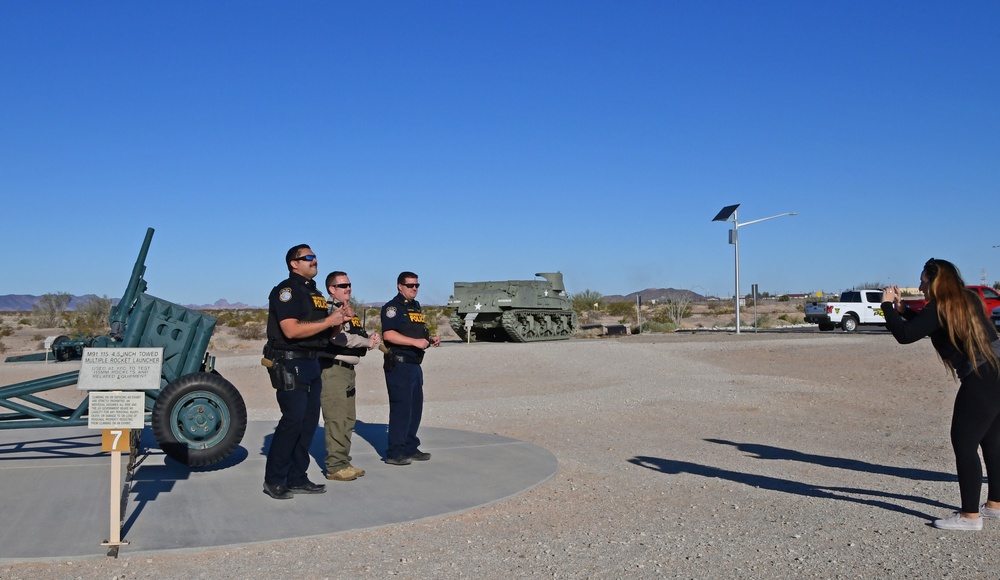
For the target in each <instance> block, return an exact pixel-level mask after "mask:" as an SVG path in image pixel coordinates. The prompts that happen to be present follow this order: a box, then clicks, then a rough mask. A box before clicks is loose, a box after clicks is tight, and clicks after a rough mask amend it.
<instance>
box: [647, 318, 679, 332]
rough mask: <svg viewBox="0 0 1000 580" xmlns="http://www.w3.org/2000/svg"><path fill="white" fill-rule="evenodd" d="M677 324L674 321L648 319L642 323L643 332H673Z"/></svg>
mask: <svg viewBox="0 0 1000 580" xmlns="http://www.w3.org/2000/svg"><path fill="white" fill-rule="evenodd" d="M675 330H677V326H676V325H675V324H674V323H672V322H657V321H655V320H646V321H644V322H643V323H642V332H673V331H675Z"/></svg>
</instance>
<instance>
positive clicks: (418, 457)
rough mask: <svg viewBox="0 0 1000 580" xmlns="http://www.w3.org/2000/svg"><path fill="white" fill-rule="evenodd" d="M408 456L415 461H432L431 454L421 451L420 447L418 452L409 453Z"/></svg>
mask: <svg viewBox="0 0 1000 580" xmlns="http://www.w3.org/2000/svg"><path fill="white" fill-rule="evenodd" d="M407 457H409V458H410V459H411V460H413V461H430V460H431V454H430V453H424V452H423V451H420V450H419V449H418V450H417V452H416V453H413V454H412V455H407Z"/></svg>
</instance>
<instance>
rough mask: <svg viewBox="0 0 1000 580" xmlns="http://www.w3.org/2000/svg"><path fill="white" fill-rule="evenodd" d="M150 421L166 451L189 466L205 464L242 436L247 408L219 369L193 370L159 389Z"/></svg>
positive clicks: (227, 450)
mask: <svg viewBox="0 0 1000 580" xmlns="http://www.w3.org/2000/svg"><path fill="white" fill-rule="evenodd" d="M151 423H152V428H153V436H154V437H156V442H157V443H158V444H159V445H160V449H162V450H163V452H164V453H166V454H167V455H169V456H170V457H171V458H172V459H174V460H176V461H179V462H180V463H183V464H185V465H188V466H190V467H205V466H208V465H213V464H215V463H218V462H220V461H222V460H223V459H225V458H226V457H229V454H231V453H232V452H233V451H234V450H235V449H236V447H237V446H238V445H239V444H240V441H242V440H243V433H244V432H246V428H247V408H246V404H245V403H244V402H243V397H242V396H240V392H239V391H237V390H236V387H234V386H233V385H232V383H230V382H229V381H227V380H226V379H224V378H222V376H221V375H218V374H213V373H191V374H188V375H184V376H182V377H180V378H178V379H177V380H175V381H174V382H172V383H170V384H169V385H167V386H166V387H165V388H164V389H163V390H162V391H160V395H159V396H158V397H157V398H156V403H154V405H153V413H152V420H151Z"/></svg>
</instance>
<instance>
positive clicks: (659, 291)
mask: <svg viewBox="0 0 1000 580" xmlns="http://www.w3.org/2000/svg"><path fill="white" fill-rule="evenodd" d="M637 297H639V298H641V299H642V301H643V303H647V302H652V301H654V300H655V301H657V302H666V301H667V300H687V301H689V302H701V301H702V300H705V297H704V296H702V295H701V294H698V293H697V292H692V291H691V290H678V289H676V288H646V289H645V290H639V291H638V292H633V293H631V294H626V295H624V296H622V295H621V294H612V295H610V296H605V297H604V301H605V302H632V303H634V302H635V299H636V298H637Z"/></svg>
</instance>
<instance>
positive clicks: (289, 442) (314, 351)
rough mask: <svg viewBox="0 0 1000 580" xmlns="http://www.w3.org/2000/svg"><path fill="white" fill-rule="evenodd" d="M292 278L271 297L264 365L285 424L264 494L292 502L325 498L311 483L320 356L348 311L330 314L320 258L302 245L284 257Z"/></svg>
mask: <svg viewBox="0 0 1000 580" xmlns="http://www.w3.org/2000/svg"><path fill="white" fill-rule="evenodd" d="M285 263H286V264H287V266H288V272H289V275H288V278H287V279H286V280H284V281H282V282H281V283H280V284H278V285H277V286H275V287H274V289H272V290H271V295H270V296H269V297H268V315H267V344H266V345H265V346H264V364H265V366H268V365H269V366H268V374H269V375H270V377H271V386H273V387H274V388H275V390H276V397H277V399H278V406H279V407H280V408H281V419H280V420H279V421H278V425H277V426H276V427H275V429H274V435H273V437H272V438H271V447H270V449H268V452H267V462H266V463H265V466H264V493H266V494H267V495H269V496H271V497H273V498H274V499H291V498H292V497H293V496H294V495H295V494H300V493H324V492H325V491H326V486H325V485H320V484H316V483H313V482H311V481H309V478H308V477H307V476H306V470H307V469H308V468H309V446H310V444H311V443H312V438H313V434H314V433H315V431H316V426H317V425H318V424H319V410H320V395H321V391H322V381H321V380H320V364H319V359H318V354H319V353H320V352H321V351H323V350H324V349H325V348H326V347H327V344H328V342H329V338H330V335H331V330H330V329H331V328H334V327H339V326H340V325H341V324H343V323H344V320H345V312H344V309H343V308H341V309H338V310H335V311H334V312H333V313H330V312H328V311H327V303H326V298H324V297H323V293H322V292H320V291H319V290H317V289H316V282H315V281H314V280H313V278H315V277H316V273H317V272H318V266H319V265H318V263H317V261H316V254H314V253H313V252H312V250H311V249H310V248H309V246H308V245H307V244H299V245H298V246H295V247H293V248H292V249H290V250H288V253H287V254H285Z"/></svg>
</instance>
